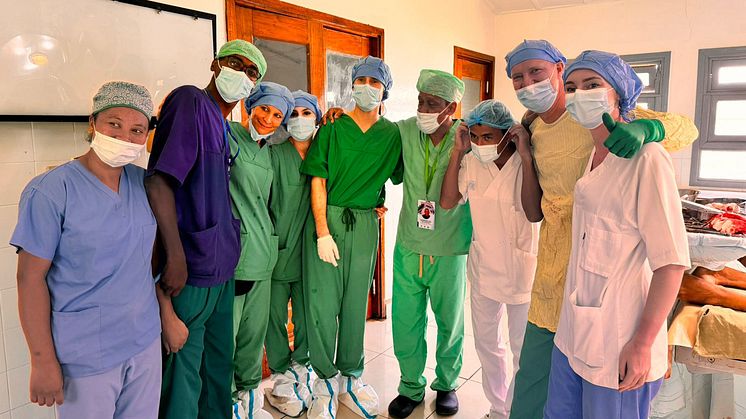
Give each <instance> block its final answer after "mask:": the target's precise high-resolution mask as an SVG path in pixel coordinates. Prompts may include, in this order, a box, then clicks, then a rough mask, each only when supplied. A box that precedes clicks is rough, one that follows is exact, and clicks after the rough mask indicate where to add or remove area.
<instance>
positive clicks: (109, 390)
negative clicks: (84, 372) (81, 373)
mask: <svg viewBox="0 0 746 419" xmlns="http://www.w3.org/2000/svg"><path fill="white" fill-rule="evenodd" d="M63 381H64V387H63V392H64V394H65V402H64V403H63V404H61V405H59V406H57V418H59V419H101V418H113V419H136V418H155V417H157V416H158V399H159V396H160V391H161V339H160V337H159V338H157V339H155V340H154V341H153V343H151V344H150V345H149V346H148V348H147V349H145V350H144V351H142V352H140V353H139V354H137V355H135V356H133V357H132V358H130V359H128V360H126V361H124V362H122V363H121V364H119V365H117V366H115V367H114V368H112V369H110V370H108V371H105V372H103V373H101V374H96V375H90V376H87V377H75V378H73V377H64V380H63Z"/></svg>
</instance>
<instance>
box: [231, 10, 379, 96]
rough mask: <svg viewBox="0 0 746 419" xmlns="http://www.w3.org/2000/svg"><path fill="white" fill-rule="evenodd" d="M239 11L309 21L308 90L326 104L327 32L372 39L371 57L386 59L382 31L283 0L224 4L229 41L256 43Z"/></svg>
mask: <svg viewBox="0 0 746 419" xmlns="http://www.w3.org/2000/svg"><path fill="white" fill-rule="evenodd" d="M240 8H249V9H254V10H259V11H262V12H268V13H274V14H277V15H281V16H287V17H292V18H296V19H303V20H306V21H308V25H309V26H308V30H309V53H308V54H309V57H308V67H309V77H308V81H309V90H310V93H311V94H313V95H314V96H316V97H318V98H319V100H320V103H324V104H326V97H325V96H326V95H325V89H326V84H325V83H326V54H325V51H326V49H325V47H324V43H323V31H324V29H331V30H336V31H340V32H346V33H349V34H352V35H358V36H364V37H367V38H371V44H370V55H372V56H374V57H379V58H381V59H383V57H384V48H383V46H384V31H383V29H381V28H377V27H375V26H371V25H367V24H364V23H360V22H355V21H354V20H349V19H345V18H341V17H339V16H334V15H330V14H328V13H324V12H319V11H317V10H313V9H308V8H305V7H303V6H298V5H295V4H291V3H286V2H284V1H280V0H225V14H226V26H227V29H228V39H236V38H241V39H246V40H248V41H253V39H254V36H253V31H252V28H251V23H250V22H248V23H247V22H243V21H241V19H239V15H240V13H241V12H240ZM314 51H321V52H322V54H321V55H320V56H319V55H316V54H314ZM313 74H316V75H321V77H316V78H314V77H311V75H313Z"/></svg>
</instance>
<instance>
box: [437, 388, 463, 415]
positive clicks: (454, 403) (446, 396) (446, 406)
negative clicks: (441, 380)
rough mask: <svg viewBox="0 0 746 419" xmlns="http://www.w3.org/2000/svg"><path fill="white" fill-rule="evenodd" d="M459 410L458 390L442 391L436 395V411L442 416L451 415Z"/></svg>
mask: <svg viewBox="0 0 746 419" xmlns="http://www.w3.org/2000/svg"><path fill="white" fill-rule="evenodd" d="M456 412H458V397H456V390H451V391H440V390H438V395H437V396H435V413H437V414H439V415H440V416H451V415H455V414H456Z"/></svg>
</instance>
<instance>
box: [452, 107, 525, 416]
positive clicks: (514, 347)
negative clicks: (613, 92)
mask: <svg viewBox="0 0 746 419" xmlns="http://www.w3.org/2000/svg"><path fill="white" fill-rule="evenodd" d="M469 150H471V153H468V154H467V152H468V151H469ZM516 151H518V152H517V153H516ZM524 156H528V158H529V159H530V145H529V134H528V132H527V131H526V130H525V129H524V128H523V126H522V125H520V124H516V122H515V120H513V117H512V115H511V114H510V111H509V110H508V108H506V107H505V105H503V104H502V103H500V102H498V101H496V100H486V101H484V102H482V103H480V104H479V105H477V106H476V107H475V108H474V110H472V111H471V113H470V114H469V116H468V117H467V118H466V120H465V122H464V124H462V125H461V126H460V127H459V128H458V131H457V133H456V141H455V145H454V150H453V153H452V154H451V160H450V162H449V164H448V169H447V171H446V175H445V178H444V180H443V186H442V190H441V195H440V205H441V207H443V208H444V209H450V208H453V207H455V206H456V205H463V204H465V203H467V202H468V203H469V208H470V211H471V218H472V224H473V233H472V242H471V247H470V249H469V259H468V262H467V276H468V278H469V282H470V284H471V313H472V323H473V325H474V340H475V345H476V349H477V355H478V356H479V360H480V362H481V364H482V386H483V388H484V392H485V395H486V397H487V399H488V400H489V401H490V404H491V407H490V412H489V414H488V415H487V416H486V417H487V418H489V419H496V418H497V419H502V418H507V417H508V415H509V414H510V402H511V400H512V398H513V395H512V388H513V379H514V377H515V373H516V372H517V371H518V360H519V357H520V353H521V346H522V344H523V335H524V332H525V330H526V321H527V319H528V306H529V301H530V300H531V284H532V283H533V278H534V271H535V270H536V252H537V247H538V240H539V224H538V223H531V222H529V221H528V219H527V218H526V214H525V213H524V211H523V208H522V205H521V195H522V187H523V184H524V182H523V179H524V177H525V176H535V174H534V173H535V172H534V171H533V170H528V171H525V173H524V171H523V170H522V165H523V161H524ZM525 183H526V184H535V182H525ZM506 314H507V320H508V321H507V324H508V334H509V341H510V352H511V353H512V354H513V367H512V368H510V367H509V366H508V350H507V348H506V346H507V345H506V344H507V342H505V339H504V332H503V330H502V326H503V323H502V318H503V316H505V315H506ZM511 370H512V371H511Z"/></svg>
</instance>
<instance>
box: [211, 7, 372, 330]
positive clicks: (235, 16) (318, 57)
mask: <svg viewBox="0 0 746 419" xmlns="http://www.w3.org/2000/svg"><path fill="white" fill-rule="evenodd" d="M246 9H249V10H251V11H252V12H253V11H254V10H256V11H261V12H266V13H271V14H276V15H279V16H286V17H290V18H295V19H302V20H306V21H307V22H308V68H309V77H308V82H309V90H310V93H311V94H313V95H314V96H316V97H318V98H319V101H320V103H322V104H326V97H325V96H326V95H325V90H326V47H325V45H324V37H323V34H324V31H325V30H333V31H339V32H343V33H348V34H351V35H356V36H361V37H366V38H369V42H370V52H369V53H370V55H372V56H375V57H379V58H383V53H384V48H383V46H384V31H383V29H382V28H377V27H375V26H371V25H367V24H364V23H360V22H355V21H353V20H349V19H344V18H341V17H338V16H334V15H330V14H328V13H323V12H319V11H316V10H312V9H308V8H305V7H302V6H298V5H295V4H290V3H286V2H284V1H279V0H225V14H226V27H227V32H228V39H229V40H230V39H237V38H241V39H245V40H247V41H250V42H253V40H254V31H253V28H252V24H253V23H252V21H251V19H246V15H245V13H246ZM313 75H315V76H316V77H312V76H313ZM244 117H246V115H244ZM379 231H380V239H379V247H378V253H377V258H376V266H375V270H374V273H373V285H372V286H371V291H370V292H369V294H368V318H369V319H385V318H386V312H387V311H386V296H385V292H386V291H385V290H386V280H385V275H384V273H385V269H384V266H385V264H384V262H385V258H384V255H385V252H384V249H385V248H384V246H383V243H384V224H383V222H382V221H379Z"/></svg>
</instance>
